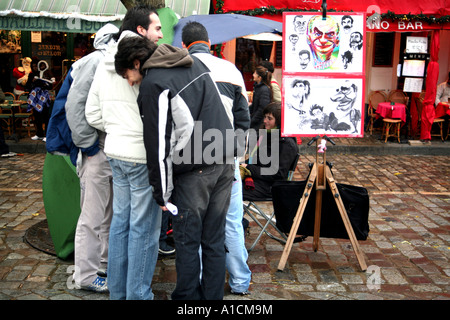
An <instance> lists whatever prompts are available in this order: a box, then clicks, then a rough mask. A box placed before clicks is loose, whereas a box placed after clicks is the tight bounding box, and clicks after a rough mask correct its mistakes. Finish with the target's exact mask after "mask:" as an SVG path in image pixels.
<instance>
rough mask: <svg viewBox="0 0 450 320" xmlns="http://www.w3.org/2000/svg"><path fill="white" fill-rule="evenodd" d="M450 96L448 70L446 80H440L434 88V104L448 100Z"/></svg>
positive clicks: (449, 74) (449, 75)
mask: <svg viewBox="0 0 450 320" xmlns="http://www.w3.org/2000/svg"><path fill="white" fill-rule="evenodd" d="M449 98H450V72H449V73H448V78H447V81H444V82H442V83H441V84H439V85H438V86H437V89H436V101H435V105H438V104H439V102H448V101H449Z"/></svg>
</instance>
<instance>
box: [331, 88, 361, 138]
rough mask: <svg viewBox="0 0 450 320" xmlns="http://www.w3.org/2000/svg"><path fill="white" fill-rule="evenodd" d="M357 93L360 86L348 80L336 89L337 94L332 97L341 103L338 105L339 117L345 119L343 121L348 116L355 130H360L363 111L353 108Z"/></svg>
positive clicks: (332, 99) (334, 100)
mask: <svg viewBox="0 0 450 320" xmlns="http://www.w3.org/2000/svg"><path fill="white" fill-rule="evenodd" d="M357 93H358V87H357V86H356V85H355V84H354V83H351V82H350V81H348V80H347V81H345V83H344V84H343V85H341V86H340V88H338V89H336V94H335V95H334V96H332V97H330V99H331V101H333V102H338V103H339V104H338V105H337V107H336V110H337V112H336V113H337V114H339V117H338V119H344V120H343V121H346V120H345V117H348V120H349V121H350V123H352V124H353V126H354V128H355V130H354V131H353V132H358V123H359V121H360V120H361V112H360V111H359V110H357V109H353V105H354V104H355V101H356V98H357ZM330 116H331V114H330Z"/></svg>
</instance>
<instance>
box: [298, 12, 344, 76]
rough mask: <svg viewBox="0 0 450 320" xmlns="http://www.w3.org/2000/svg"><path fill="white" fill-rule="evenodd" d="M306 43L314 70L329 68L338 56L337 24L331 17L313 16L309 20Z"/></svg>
mask: <svg viewBox="0 0 450 320" xmlns="http://www.w3.org/2000/svg"><path fill="white" fill-rule="evenodd" d="M306 41H307V43H308V45H309V47H310V49H311V52H312V55H313V60H314V68H315V69H316V70H323V69H328V68H330V67H331V66H332V65H333V63H334V62H335V60H336V59H337V57H338V55H339V24H338V23H337V22H336V20H335V19H334V18H333V17H331V16H326V19H325V20H323V19H322V16H314V17H312V18H311V19H310V20H309V23H308V28H307V30H306Z"/></svg>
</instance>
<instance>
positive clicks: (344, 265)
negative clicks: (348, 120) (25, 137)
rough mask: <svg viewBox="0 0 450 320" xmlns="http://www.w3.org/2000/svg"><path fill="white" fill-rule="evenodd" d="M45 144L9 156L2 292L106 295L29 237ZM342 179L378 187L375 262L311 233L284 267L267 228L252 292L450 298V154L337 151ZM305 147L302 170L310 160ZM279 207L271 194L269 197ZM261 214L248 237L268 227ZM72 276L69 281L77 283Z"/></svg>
mask: <svg viewBox="0 0 450 320" xmlns="http://www.w3.org/2000/svg"><path fill="white" fill-rule="evenodd" d="M44 158H45V155H44V154H42V153H41V154H28V153H26V154H24V155H23V156H16V157H12V158H0V300H107V299H108V296H107V295H105V294H95V293H91V292H88V291H83V290H75V289H70V288H71V286H70V281H68V279H69V276H70V270H71V269H70V268H71V266H72V264H73V261H71V260H70V259H69V260H67V261H63V260H61V259H58V258H57V257H55V256H53V255H50V254H47V253H45V252H43V251H40V250H37V249H35V248H33V247H31V246H30V245H29V244H27V243H26V242H24V235H25V232H26V231H27V230H28V229H29V228H30V227H31V226H33V225H35V224H36V223H38V222H40V221H42V220H45V219H46V216H45V208H44V203H43V200H42V166H43V163H44ZM327 160H328V161H331V162H333V163H334V167H333V173H334V177H335V179H336V181H337V182H340V183H346V184H352V185H358V186H363V187H365V188H367V190H368V191H369V194H370V217H369V224H370V233H369V237H368V239H367V240H366V241H360V242H359V244H360V246H361V249H362V251H363V253H364V257H365V261H366V263H367V266H369V269H368V270H369V271H367V272H362V271H360V267H359V264H358V261H357V260H356V257H355V255H354V252H353V249H352V246H351V244H350V242H349V241H348V240H344V239H330V238H321V239H320V245H319V248H318V250H317V252H315V251H314V250H313V249H312V239H311V238H312V237H309V238H308V239H306V241H304V242H302V243H296V244H294V246H293V248H292V251H291V253H290V255H289V258H288V261H287V265H286V267H285V269H284V271H282V272H281V271H277V266H278V263H279V261H280V257H281V254H282V252H283V249H284V246H283V245H282V244H280V243H279V242H277V241H275V240H272V239H270V238H268V237H267V236H263V237H262V238H261V240H260V241H259V242H258V244H257V245H256V247H255V248H254V249H253V250H252V251H251V252H250V254H249V260H248V264H249V265H250V268H251V270H252V272H253V274H252V284H251V287H250V291H251V295H250V296H246V297H237V296H234V295H231V294H230V293H229V288H228V286H226V292H225V299H227V300H232V299H250V300H285V299H286V300H412V299H414V300H415V299H418V300H449V299H450V294H449V288H450V265H449V256H450V232H449V231H450V182H449V176H450V164H449V161H448V156H411V155H408V156H394V155H392V156H377V155H353V154H335V155H332V156H328V157H327ZM312 161H314V157H313V156H310V155H306V156H302V157H301V158H300V162H299V168H300V172H297V173H296V175H295V177H294V179H295V180H302V179H304V178H305V177H306V174H307V171H308V170H307V164H308V163H309V162H312ZM265 206H266V209H267V210H270V208H269V207H270V203H266V204H265ZM258 229H259V228H258V227H257V225H256V224H255V223H254V222H252V223H251V225H250V232H249V235H248V236H247V244H248V245H250V243H253V240H254V239H255V237H256V235H257V233H258V232H259V230H258ZM175 281H176V273H175V259H174V258H164V259H160V260H158V263H157V268H156V272H155V276H154V280H153V286H152V287H153V291H154V293H155V299H158V300H166V299H169V298H170V293H171V292H172V290H173V289H174V287H175ZM68 283H69V285H68Z"/></svg>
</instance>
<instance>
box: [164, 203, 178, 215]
mask: <svg viewBox="0 0 450 320" xmlns="http://www.w3.org/2000/svg"><path fill="white" fill-rule="evenodd" d="M166 208H167V210H169V211H170V213H172V214H173V215H174V216H176V215H177V214H178V208H177V206H176V205H174V204H173V203H171V202H167V203H166Z"/></svg>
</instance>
